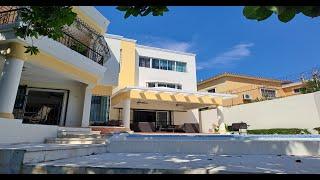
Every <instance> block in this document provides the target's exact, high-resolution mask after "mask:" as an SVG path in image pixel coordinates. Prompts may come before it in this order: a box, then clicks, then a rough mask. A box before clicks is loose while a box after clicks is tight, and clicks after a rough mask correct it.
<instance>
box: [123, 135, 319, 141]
mask: <svg viewBox="0 0 320 180" xmlns="http://www.w3.org/2000/svg"><path fill="white" fill-rule="evenodd" d="M126 138H128V139H137V138H143V139H145V140H147V139H153V140H156V139H159V140H160V139H176V140H266V141H277V140H294V141H299V140H301V141H320V135H310V134H307V135H304V134H301V135H277V134H273V135H251V134H250V135H234V134H228V135H216V134H212V135H208V134H129V135H128V136H126Z"/></svg>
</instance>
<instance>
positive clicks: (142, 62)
mask: <svg viewBox="0 0 320 180" xmlns="http://www.w3.org/2000/svg"><path fill="white" fill-rule="evenodd" d="M139 67H147V68H150V58H147V57H139Z"/></svg>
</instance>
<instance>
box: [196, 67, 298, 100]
mask: <svg viewBox="0 0 320 180" xmlns="http://www.w3.org/2000/svg"><path fill="white" fill-rule="evenodd" d="M197 87H198V91H201V92H211V93H229V94H235V95H237V97H235V98H231V99H226V100H224V102H223V105H224V106H232V105H239V104H244V103H248V102H254V101H260V100H265V99H274V98H280V97H287V96H292V95H297V94H300V93H301V92H300V90H301V88H303V83H302V82H294V83H293V82H286V81H281V80H277V79H268V78H262V77H253V76H247V75H239V74H233V73H223V74H220V75H217V76H214V77H211V78H209V79H207V80H203V81H200V82H199V83H198V85H197Z"/></svg>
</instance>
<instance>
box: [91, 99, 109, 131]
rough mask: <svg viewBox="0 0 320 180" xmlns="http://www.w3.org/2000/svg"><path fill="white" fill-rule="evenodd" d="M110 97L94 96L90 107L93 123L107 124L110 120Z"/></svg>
mask: <svg viewBox="0 0 320 180" xmlns="http://www.w3.org/2000/svg"><path fill="white" fill-rule="evenodd" d="M109 108H110V97H109V96H92V99H91V109H90V124H91V125H106V123H107V121H108V120H109Z"/></svg>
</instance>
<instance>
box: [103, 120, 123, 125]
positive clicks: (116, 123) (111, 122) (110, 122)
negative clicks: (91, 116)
mask: <svg viewBox="0 0 320 180" xmlns="http://www.w3.org/2000/svg"><path fill="white" fill-rule="evenodd" d="M122 125H123V123H122V121H121V120H109V121H108V122H107V126H122Z"/></svg>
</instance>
